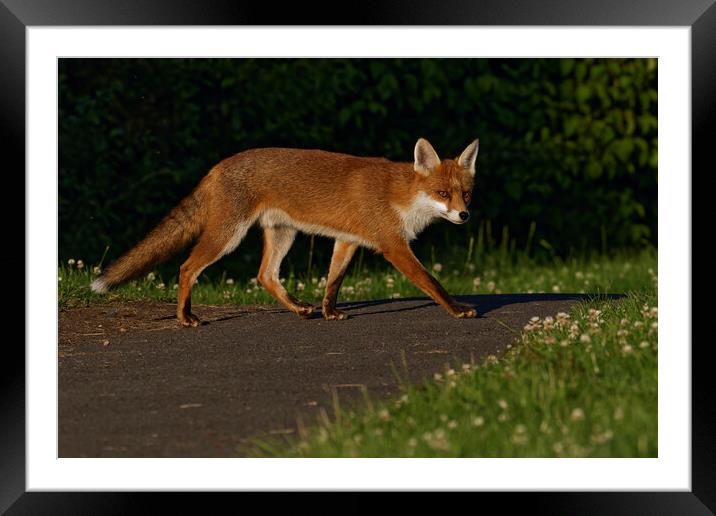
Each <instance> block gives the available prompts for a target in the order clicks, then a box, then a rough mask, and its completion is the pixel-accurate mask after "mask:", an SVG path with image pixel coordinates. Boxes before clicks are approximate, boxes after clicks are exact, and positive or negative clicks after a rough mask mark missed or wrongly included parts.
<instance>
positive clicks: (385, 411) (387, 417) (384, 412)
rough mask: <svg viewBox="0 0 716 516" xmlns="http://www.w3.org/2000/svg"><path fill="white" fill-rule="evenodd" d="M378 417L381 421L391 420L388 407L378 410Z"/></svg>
mask: <svg viewBox="0 0 716 516" xmlns="http://www.w3.org/2000/svg"><path fill="white" fill-rule="evenodd" d="M378 417H379V418H380V420H381V421H390V412H388V409H382V410H381V411H380V412H378Z"/></svg>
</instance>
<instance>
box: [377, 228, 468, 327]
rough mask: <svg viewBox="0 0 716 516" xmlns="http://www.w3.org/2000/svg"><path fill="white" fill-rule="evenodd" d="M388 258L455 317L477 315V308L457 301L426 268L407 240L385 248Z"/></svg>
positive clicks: (385, 254) (384, 253) (384, 251)
mask: <svg viewBox="0 0 716 516" xmlns="http://www.w3.org/2000/svg"><path fill="white" fill-rule="evenodd" d="M383 255H384V256H385V258H386V260H388V261H389V262H390V263H392V264H393V266H394V267H395V268H396V269H398V270H399V271H400V272H402V273H403V274H405V276H406V277H407V278H408V279H409V280H410V281H412V282H413V283H414V284H415V286H417V287H418V288H419V289H420V290H422V291H423V292H425V293H426V294H427V295H429V296H430V297H432V298H433V299H434V300H435V302H436V303H438V304H439V305H441V306H442V307H443V308H445V310H447V311H448V313H450V314H451V315H452V316H453V317H459V318H465V317H475V316H476V315H477V310H475V309H474V308H473V307H471V306H469V305H464V304H461V303H458V302H457V301H455V299H453V298H452V296H451V295H450V294H448V293H447V291H446V290H445V289H444V288H443V286H442V285H441V284H440V283H439V282H438V280H436V279H435V278H434V277H432V276H431V275H430V273H428V271H427V270H425V267H423V265H422V264H421V263H420V261H419V260H418V259H417V258H416V257H415V255H414V254H413V251H412V250H411V249H410V246H409V245H408V243H407V242H405V241H403V242H396V243H394V244H391V245H389V246H386V247H384V248H383Z"/></svg>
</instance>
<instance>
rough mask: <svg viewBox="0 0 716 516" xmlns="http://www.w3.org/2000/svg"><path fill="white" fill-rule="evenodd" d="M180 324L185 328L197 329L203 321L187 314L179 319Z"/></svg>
mask: <svg viewBox="0 0 716 516" xmlns="http://www.w3.org/2000/svg"><path fill="white" fill-rule="evenodd" d="M179 324H181V325H182V326H184V328H195V327H197V326H199V325H200V324H201V320H200V319H199V318H198V317H197V316H196V315H194V314H186V315H183V316H180V317H179Z"/></svg>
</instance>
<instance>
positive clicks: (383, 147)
mask: <svg viewBox="0 0 716 516" xmlns="http://www.w3.org/2000/svg"><path fill="white" fill-rule="evenodd" d="M420 136H424V137H426V138H428V139H429V140H430V141H431V143H432V144H433V145H434V147H435V149H436V150H437V152H438V154H440V155H441V157H450V156H453V157H454V156H456V155H458V154H459V153H460V152H461V151H462V149H463V148H464V147H465V145H467V144H468V143H469V142H470V141H471V140H472V139H473V138H475V137H479V138H480V153H479V156H478V165H477V177H476V187H475V192H474V201H473V205H472V213H473V217H472V218H471V222H470V223H469V224H468V225H467V229H466V228H465V226H462V227H459V228H456V227H452V226H450V225H449V223H446V222H440V223H436V224H434V225H433V226H432V227H431V228H429V229H428V230H427V231H426V233H424V234H423V236H421V238H420V239H419V240H418V241H417V242H416V251H417V252H418V254H419V255H420V254H421V253H424V252H427V251H426V250H427V249H432V252H435V248H437V252H440V250H441V247H442V248H448V249H452V248H455V247H456V246H461V247H464V246H465V245H466V243H467V242H468V241H469V239H470V237H473V238H474V237H476V235H477V234H478V233H479V235H480V236H479V238H480V239H481V240H484V241H485V244H486V245H502V246H503V247H504V248H506V249H516V248H517V249H520V250H521V251H523V252H526V253H528V254H530V255H531V256H536V257H537V258H539V257H540V256H555V255H557V256H562V257H566V256H570V255H574V254H588V253H591V252H602V253H604V252H613V251H616V250H624V249H631V248H637V247H644V246H650V245H654V246H655V245H656V244H657V234H656V224H657V195H656V194H657V61H656V59H61V60H60V62H59V258H60V260H66V259H67V258H69V257H82V258H84V259H85V260H86V261H88V262H90V263H96V262H98V261H99V259H100V257H101V256H102V255H103V253H104V251H105V248H106V246H107V245H109V246H110V248H109V251H108V253H107V259H109V260H111V259H112V258H115V257H117V256H118V255H119V254H121V253H122V252H124V251H126V250H127V249H128V248H129V247H131V246H132V245H134V244H135V243H136V242H137V241H138V240H139V239H140V238H141V237H142V236H143V235H144V234H145V233H146V232H148V231H149V230H150V229H151V227H152V226H153V225H154V224H156V223H157V222H158V221H159V220H160V219H161V218H162V217H163V216H164V215H165V214H166V212H167V211H168V210H169V209H171V208H172V207H173V206H174V205H176V204H177V203H178V202H179V200H180V199H181V198H182V197H183V196H184V195H186V194H187V193H189V191H190V190H191V189H192V188H193V187H194V186H195V184H196V183H197V182H198V181H199V180H200V179H201V177H202V176H203V175H204V174H206V173H207V172H208V170H209V169H210V168H211V167H212V166H213V165H214V164H215V163H217V162H218V161H219V160H221V159H223V158H225V157H228V156H230V155H232V154H235V153H237V152H240V151H242V150H245V149H249V148H252V147H260V146H290V147H304V148H321V149H325V150H334V151H339V152H347V153H351V154H357V155H367V156H378V155H380V156H386V157H388V158H390V159H394V160H399V161H412V151H413V146H414V144H415V141H416V140H417V138H418V137H420ZM259 239H260V236H259V234H258V232H257V231H256V230H254V231H252V233H250V236H249V238H248V240H247V242H246V245H245V246H242V247H240V248H239V251H238V253H237V254H236V255H235V256H233V257H231V258H227V260H231V261H232V263H234V264H235V265H234V266H235V267H239V266H242V265H241V264H244V263H246V264H249V263H250V265H251V267H258V255H259V253H260V251H259V249H260V248H259V247H258V246H259V245H260V240H259ZM307 245H308V239H307V238H306V237H303V238H301V239H299V241H298V242H297V245H296V249H294V250H292V252H291V253H290V254H289V259H290V260H293V262H294V263H299V264H301V263H303V262H305V260H306V258H305V256H306V254H307V253H306V252H305V251H306V246H307ZM242 249H243V250H242ZM446 252H447V251H446ZM329 257H330V244H328V243H320V244H319V245H317V248H316V253H315V257H312V259H314V260H316V261H317V262H327V260H328V258H329ZM242 258H243V259H242Z"/></svg>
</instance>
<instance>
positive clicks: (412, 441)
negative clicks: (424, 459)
mask: <svg viewBox="0 0 716 516" xmlns="http://www.w3.org/2000/svg"><path fill="white" fill-rule="evenodd" d="M417 445H418V440H417V439H416V438H415V437H411V438H410V439H408V446H410V447H411V448H415V447H416V446H417Z"/></svg>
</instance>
